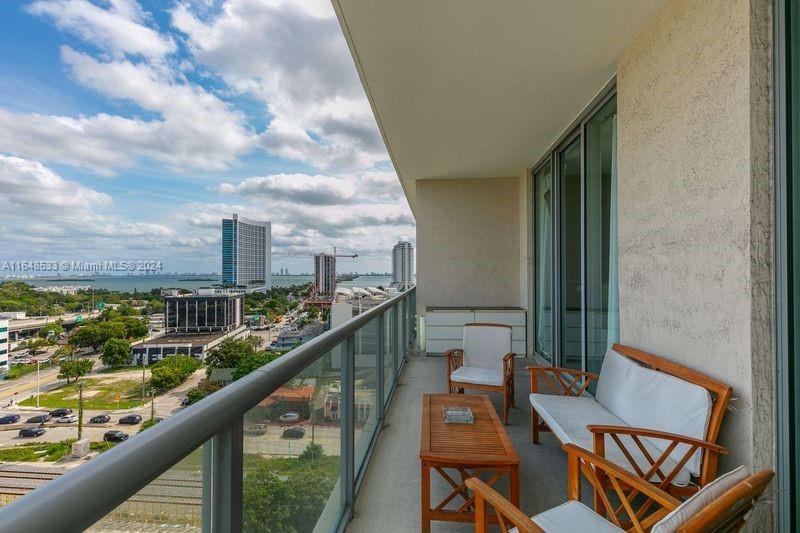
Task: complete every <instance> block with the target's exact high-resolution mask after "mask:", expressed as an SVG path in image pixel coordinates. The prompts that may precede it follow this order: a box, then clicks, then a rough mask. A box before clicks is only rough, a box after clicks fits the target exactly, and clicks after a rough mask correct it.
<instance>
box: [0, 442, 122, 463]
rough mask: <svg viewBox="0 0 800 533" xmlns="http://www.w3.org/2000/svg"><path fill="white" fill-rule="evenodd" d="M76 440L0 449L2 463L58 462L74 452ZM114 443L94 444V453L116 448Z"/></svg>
mask: <svg viewBox="0 0 800 533" xmlns="http://www.w3.org/2000/svg"><path fill="white" fill-rule="evenodd" d="M73 442H75V441H74V439H68V440H62V441H61V442H33V443H31V444H24V445H21V446H14V447H13V448H3V449H0V461H23V462H26V463H32V462H39V461H50V462H52V461H58V460H59V459H61V458H62V457H64V456H65V455H67V454H69V453H70V452H71V451H72V443H73ZM114 444H115V443H113V442H92V443H91V449H92V451H99V452H101V453H102V452H104V451H106V450H109V449H111V448H113V447H114Z"/></svg>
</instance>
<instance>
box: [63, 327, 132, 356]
mask: <svg viewBox="0 0 800 533" xmlns="http://www.w3.org/2000/svg"><path fill="white" fill-rule="evenodd" d="M126 335H127V332H126V331H125V325H124V324H122V323H121V322H115V321H114V322H99V323H91V324H87V325H85V326H83V327H81V328H78V331H76V332H75V333H74V334H73V335H72V337H70V342H71V343H72V344H74V345H75V346H79V347H81V348H88V347H91V348H92V350H93V351H95V352H96V351H97V350H99V349H100V347H102V346H103V345H104V344H105V343H106V341H107V340H109V339H124V338H125V337H126Z"/></svg>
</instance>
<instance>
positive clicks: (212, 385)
mask: <svg viewBox="0 0 800 533" xmlns="http://www.w3.org/2000/svg"><path fill="white" fill-rule="evenodd" d="M221 388H222V385H220V384H219V382H217V381H211V380H210V379H201V380H200V383H198V384H197V387H192V388H191V389H189V390H188V391H186V398H187V399H188V400H189V405H191V404H193V403H197V402H199V401H200V400H202V399H203V398H205V397H206V396H208V395H210V394H213V393H215V392H217V391H218V390H220V389H221Z"/></svg>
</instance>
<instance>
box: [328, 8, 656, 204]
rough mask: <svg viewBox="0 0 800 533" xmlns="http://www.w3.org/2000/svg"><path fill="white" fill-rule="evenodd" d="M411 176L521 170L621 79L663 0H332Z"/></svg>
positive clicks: (401, 168) (395, 153) (396, 157)
mask: <svg viewBox="0 0 800 533" xmlns="http://www.w3.org/2000/svg"><path fill="white" fill-rule="evenodd" d="M333 3H334V7H335V9H336V11H337V15H338V17H339V21H340V23H341V25H342V29H343V31H344V34H345V36H346V38H347V40H348V44H349V45H350V50H351V52H352V53H353V56H354V59H355V62H356V66H357V68H358V70H359V73H360V75H361V79H362V83H363V84H364V88H365V90H366V92H367V95H368V97H369V99H370V102H371V104H372V109H373V112H374V113H375V116H376V118H377V120H378V124H379V126H380V127H381V130H382V133H383V136H384V141H385V142H386V145H387V147H388V149H389V152H390V154H391V156H392V160H393V161H394V164H395V168H396V170H397V172H398V174H399V175H400V178H401V182H402V183H403V186H404V189H405V190H406V196H407V197H408V199H409V202H410V203H411V205H412V208H413V205H414V198H413V194H414V190H415V187H413V182H414V181H415V180H418V179H428V178H452V177H459V178H464V177H467V178H468V177H507V176H517V175H519V173H520V171H522V170H523V169H524V168H526V167H528V166H530V165H532V164H534V163H535V161H536V160H537V159H538V158H539V157H540V156H541V155H542V154H543V152H544V151H545V150H546V149H547V148H548V146H549V145H550V144H552V142H553V141H554V140H555V139H556V138H557V137H558V135H559V134H560V133H562V132H563V130H564V129H565V128H567V127H568V126H569V124H570V123H571V122H572V120H573V119H574V118H575V116H576V115H577V114H578V113H579V112H580V111H581V110H582V109H583V108H584V106H585V105H586V104H587V103H589V102H590V101H591V99H592V98H593V97H594V96H595V95H596V94H597V92H598V91H599V90H600V89H601V88H602V87H603V86H604V85H605V84H606V83H607V82H608V81H609V80H610V79H611V77H612V76H613V75H614V72H615V64H616V60H617V58H618V57H619V55H620V53H621V52H622V50H623V49H624V47H625V46H626V44H628V43H629V42H630V41H631V40H632V39H633V37H634V36H635V35H636V34H637V33H638V32H639V30H640V29H641V28H642V27H643V26H644V25H645V24H646V23H647V21H649V20H650V18H651V17H652V16H653V15H654V14H655V12H656V10H657V9H658V7H659V6H660V5H661V4H662V0H616V1H603V0H546V1H543V0H503V1H502V2H491V1H485V0H436V1H431V0H403V1H396V0H333Z"/></svg>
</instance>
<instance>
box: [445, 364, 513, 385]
mask: <svg viewBox="0 0 800 533" xmlns="http://www.w3.org/2000/svg"><path fill="white" fill-rule="evenodd" d="M450 379H451V380H452V381H458V382H459V383H472V384H475V385H491V386H494V387H502V386H503V367H502V366H501V367H499V368H496V369H488V368H480V367H474V366H460V367H458V368H456V369H455V370H453V372H452V373H451V374H450Z"/></svg>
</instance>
